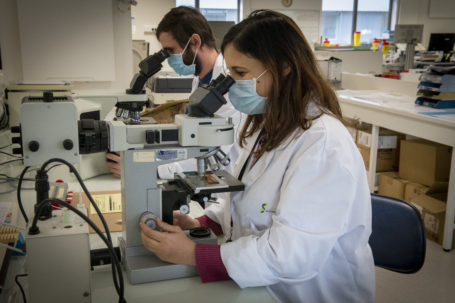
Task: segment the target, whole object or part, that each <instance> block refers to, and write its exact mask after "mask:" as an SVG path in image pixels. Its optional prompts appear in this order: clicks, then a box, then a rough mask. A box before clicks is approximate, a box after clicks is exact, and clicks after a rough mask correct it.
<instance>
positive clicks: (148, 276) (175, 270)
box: [119, 233, 217, 284]
mask: <svg viewBox="0 0 455 303" xmlns="http://www.w3.org/2000/svg"><path fill="white" fill-rule="evenodd" d="M190 238H191V239H192V240H194V241H196V242H200V243H207V244H217V238H216V236H215V235H214V234H213V233H212V234H211V236H210V237H208V238H204V239H195V238H193V237H190ZM119 247H120V251H121V255H122V263H123V267H124V268H125V271H126V274H127V277H128V281H129V282H130V284H140V283H148V282H155V281H162V280H171V279H178V278H185V277H193V276H197V275H198V272H197V269H196V267H195V266H190V265H181V264H173V263H168V262H164V261H161V260H160V259H159V258H158V257H157V256H155V254H153V253H152V252H149V251H148V250H146V249H145V248H144V246H142V245H141V246H134V247H126V245H125V241H124V239H123V238H122V237H120V238H119Z"/></svg>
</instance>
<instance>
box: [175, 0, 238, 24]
mask: <svg viewBox="0 0 455 303" xmlns="http://www.w3.org/2000/svg"><path fill="white" fill-rule="evenodd" d="M239 2H240V1H239V0H223V1H219V0H176V1H175V4H176V6H182V5H183V6H190V7H194V8H197V9H199V11H200V12H201V14H202V15H204V17H205V18H206V19H207V21H233V22H235V23H237V22H238V21H239Z"/></svg>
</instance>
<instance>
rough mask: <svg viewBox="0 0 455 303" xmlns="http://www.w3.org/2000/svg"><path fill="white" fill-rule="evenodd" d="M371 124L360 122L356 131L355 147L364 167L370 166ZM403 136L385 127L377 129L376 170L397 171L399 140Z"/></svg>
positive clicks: (403, 136)
mask: <svg viewBox="0 0 455 303" xmlns="http://www.w3.org/2000/svg"><path fill="white" fill-rule="evenodd" d="M371 133H372V126H371V124H366V123H362V124H361V125H360V126H359V130H358V132H357V141H356V143H357V147H358V149H359V151H360V154H361V155H362V158H363V162H364V164H365V167H366V169H367V170H368V168H369V166H370V149H371V143H372V140H373V136H372V134H371ZM404 138H405V135H404V134H400V133H397V132H394V131H391V130H388V129H385V128H380V129H379V138H378V152H377V158H376V172H387V171H398V160H399V155H400V144H399V143H400V141H401V140H402V139H404Z"/></svg>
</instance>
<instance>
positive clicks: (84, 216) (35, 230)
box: [29, 198, 126, 303]
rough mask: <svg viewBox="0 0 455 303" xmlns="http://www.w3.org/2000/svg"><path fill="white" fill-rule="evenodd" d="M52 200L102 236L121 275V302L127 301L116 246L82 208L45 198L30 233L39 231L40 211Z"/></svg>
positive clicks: (119, 293) (113, 263) (37, 211)
mask: <svg viewBox="0 0 455 303" xmlns="http://www.w3.org/2000/svg"><path fill="white" fill-rule="evenodd" d="M50 202H56V203H57V204H59V205H60V206H64V207H66V208H68V209H70V210H72V211H73V212H75V213H76V214H77V215H78V216H79V217H81V218H82V219H83V220H84V221H85V222H87V224H88V225H90V227H91V228H93V230H94V231H95V232H96V233H97V234H98V236H99V237H100V238H101V240H103V242H104V243H105V244H106V245H107V248H108V249H109V253H110V255H111V259H112V265H113V266H114V265H115V267H116V269H117V274H118V276H119V282H120V286H119V290H118V292H117V293H118V295H119V303H126V300H125V298H124V290H125V289H124V288H125V286H124V282H123V274H122V268H121V265H120V261H119V260H118V258H117V254H116V253H115V250H114V247H113V246H112V242H110V241H108V239H107V238H106V237H105V236H104V234H103V232H102V231H101V230H100V229H99V228H98V227H97V226H96V225H95V223H93V221H92V220H90V219H89V218H88V217H87V216H86V215H85V214H83V213H82V212H81V211H80V210H78V209H77V208H75V207H74V206H72V205H71V204H69V203H66V202H64V201H62V200H60V199H55V198H52V199H44V200H43V201H41V202H40V204H39V206H38V209H37V210H36V214H35V217H34V218H33V222H32V225H31V226H30V229H29V233H31V234H35V233H39V228H38V226H37V223H38V218H39V216H40V213H41V211H42V210H43V208H44V206H45V205H46V204H47V203H50Z"/></svg>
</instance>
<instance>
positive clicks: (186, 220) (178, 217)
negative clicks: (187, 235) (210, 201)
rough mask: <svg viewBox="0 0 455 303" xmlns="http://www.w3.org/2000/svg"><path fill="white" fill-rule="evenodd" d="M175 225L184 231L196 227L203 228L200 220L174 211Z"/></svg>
mask: <svg viewBox="0 0 455 303" xmlns="http://www.w3.org/2000/svg"><path fill="white" fill-rule="evenodd" d="M173 224H174V225H176V226H180V228H181V229H183V230H188V229H193V228H196V227H201V224H200V223H199V221H198V220H196V219H193V218H191V217H190V216H188V215H186V214H182V213H181V212H180V211H178V210H174V223H173Z"/></svg>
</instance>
